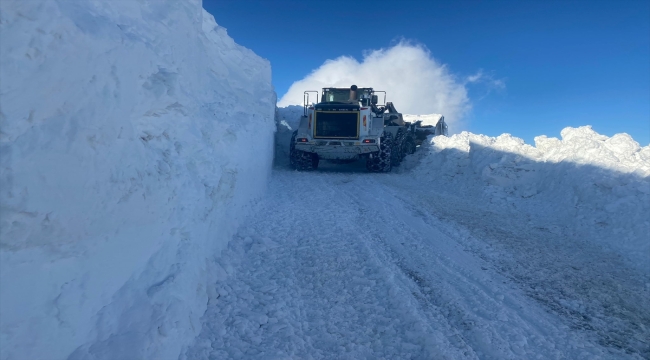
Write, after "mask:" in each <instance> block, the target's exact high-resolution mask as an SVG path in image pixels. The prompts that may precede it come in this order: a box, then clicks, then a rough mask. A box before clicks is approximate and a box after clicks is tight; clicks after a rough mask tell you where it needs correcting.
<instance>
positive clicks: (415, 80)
mask: <svg viewBox="0 0 650 360" xmlns="http://www.w3.org/2000/svg"><path fill="white" fill-rule="evenodd" d="M352 84H356V85H358V86H361V87H373V88H374V89H376V90H385V91H386V92H387V97H386V99H387V101H392V102H393V103H394V104H395V107H396V108H397V110H398V111H400V112H402V113H405V114H432V113H438V114H444V115H445V120H447V122H448V123H449V124H450V128H451V129H454V130H455V131H454V132H457V131H458V127H459V126H458V121H459V120H461V119H462V117H463V115H464V114H465V113H466V112H467V111H468V110H469V109H470V107H471V106H470V102H469V98H468V96H467V89H466V88H465V82H463V81H462V79H458V78H457V77H455V76H454V75H452V74H451V73H450V72H449V70H448V69H447V66H445V65H442V64H440V63H439V62H437V61H436V60H435V59H434V58H433V57H432V56H431V53H430V52H429V51H428V50H427V49H426V48H424V47H422V46H419V45H412V44H409V43H406V42H400V43H399V44H397V45H395V46H393V47H391V48H388V49H380V50H373V51H370V52H367V53H366V54H365V55H364V58H363V60H362V61H361V62H359V61H357V60H356V59H354V58H352V57H350V56H341V57H339V58H337V59H335V60H327V61H325V63H324V64H323V65H321V66H320V67H319V68H318V69H316V70H314V71H313V72H312V73H311V74H309V75H307V77H305V78H304V79H302V80H299V81H296V82H294V83H293V84H292V85H291V87H290V88H289V90H288V91H287V93H286V94H285V95H284V96H283V97H282V99H280V101H279V102H278V106H279V107H285V106H289V105H301V104H302V101H303V92H304V91H305V90H320V89H321V88H323V87H329V86H334V87H348V86H350V85H352ZM380 101H381V99H380ZM454 125H456V126H454Z"/></svg>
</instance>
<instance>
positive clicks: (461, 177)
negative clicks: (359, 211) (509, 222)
mask: <svg viewBox="0 0 650 360" xmlns="http://www.w3.org/2000/svg"><path fill="white" fill-rule="evenodd" d="M561 135H562V139H557V138H548V137H546V136H539V137H537V138H535V146H534V147H533V146H530V145H527V144H524V142H523V140H521V139H519V138H516V137H513V136H511V135H509V134H503V135H501V136H499V137H496V138H493V137H487V136H484V135H475V134H472V133H468V132H462V133H461V134H457V135H453V136H451V137H443V136H439V137H433V138H431V141H430V142H429V143H425V144H424V151H422V152H420V155H419V156H420V159H419V165H417V167H416V168H415V175H416V177H417V178H418V179H419V181H420V182H422V183H423V184H428V185H429V188H430V189H432V190H435V189H448V190H449V191H454V192H464V193H467V194H473V195H474V196H476V197H477V201H478V199H484V200H485V201H490V202H492V203H493V204H494V205H495V206H508V207H512V206H514V207H516V208H518V209H521V210H522V211H526V212H527V213H528V214H531V216H533V217H542V216H544V217H548V218H551V217H552V218H554V219H555V221H556V222H557V225H560V226H565V227H569V228H572V229H573V230H574V233H575V234H576V236H581V237H584V238H589V239H590V240H591V241H593V242H596V243H598V244H599V245H602V246H604V247H606V248H608V249H611V250H614V251H617V252H619V253H620V254H621V255H623V256H625V257H626V258H627V259H628V260H630V261H631V262H632V263H633V264H634V265H636V266H638V267H640V268H644V269H645V270H646V271H650V269H649V268H648V262H647V259H648V256H650V242H649V241H648V234H649V233H650V219H649V218H648V214H650V146H645V147H641V146H639V144H638V143H637V142H636V141H634V140H633V139H632V138H631V137H630V136H629V135H627V134H616V135H614V136H612V137H607V136H604V135H600V134H598V133H596V132H595V131H593V130H592V129H591V127H590V126H584V127H580V128H570V127H568V128H565V129H564V130H563V131H562V133H561ZM548 225H549V226H550V225H552V224H548Z"/></svg>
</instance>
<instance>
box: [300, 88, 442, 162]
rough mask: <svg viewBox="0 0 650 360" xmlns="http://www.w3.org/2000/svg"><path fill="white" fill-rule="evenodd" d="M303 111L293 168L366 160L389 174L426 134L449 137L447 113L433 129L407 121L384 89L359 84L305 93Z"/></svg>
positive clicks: (416, 122)
mask: <svg viewBox="0 0 650 360" xmlns="http://www.w3.org/2000/svg"><path fill="white" fill-rule="evenodd" d="M314 93H315V96H316V99H318V98H319V97H320V101H319V102H317V103H312V102H310V99H309V97H310V95H313V94H314ZM379 94H383V102H382V104H379ZM319 95H320V96H319ZM303 110H304V111H303V115H302V116H301V118H300V125H299V126H298V129H297V130H296V131H295V132H294V133H293V135H292V138H291V143H290V149H289V158H290V159H289V160H290V163H291V166H292V167H293V168H295V169H297V170H300V171H309V170H315V169H317V168H318V164H319V162H320V161H321V160H329V161H334V162H351V161H356V160H365V162H366V168H367V169H368V171H371V172H390V171H391V170H392V169H393V167H396V166H399V165H400V163H401V162H402V160H403V159H404V157H405V156H406V155H409V154H413V153H414V152H415V151H416V148H417V147H418V145H419V143H421V142H422V137H423V136H424V137H425V138H426V136H428V135H430V134H433V135H445V136H446V135H447V124H446V123H445V120H444V116H443V117H441V118H440V120H439V121H438V123H437V124H436V126H435V127H423V126H422V125H421V121H415V122H413V123H410V122H406V121H404V119H403V116H402V114H401V113H399V112H398V111H397V110H396V109H395V106H394V105H393V103H392V102H386V92H385V91H376V90H374V89H373V88H360V87H357V86H356V85H352V86H351V87H349V88H323V89H322V92H321V93H320V94H319V92H318V91H312V90H309V91H305V92H304V95H303Z"/></svg>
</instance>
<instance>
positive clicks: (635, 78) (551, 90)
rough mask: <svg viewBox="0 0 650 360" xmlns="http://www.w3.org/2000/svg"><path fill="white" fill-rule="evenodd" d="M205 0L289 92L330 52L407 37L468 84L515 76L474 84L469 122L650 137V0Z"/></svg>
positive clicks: (517, 130) (528, 136)
mask: <svg viewBox="0 0 650 360" xmlns="http://www.w3.org/2000/svg"><path fill="white" fill-rule="evenodd" d="M203 7H204V8H205V9H206V10H207V11H209V12H210V13H212V14H213V15H214V16H215V19H216V21H217V23H218V24H219V25H221V26H223V27H225V28H227V30H228V33H229V35H230V36H232V37H233V38H234V39H235V41H236V42H237V43H239V44H241V45H243V46H246V47H248V48H250V49H252V50H253V51H255V53H257V54H258V55H260V56H262V57H264V58H266V59H268V60H269V61H270V62H271V65H272V69H273V84H274V86H275V88H276V91H277V93H278V97H282V95H283V94H285V93H286V92H287V90H288V89H289V87H290V86H291V84H293V83H294V82H295V81H299V80H301V79H303V78H305V77H306V76H307V75H308V74H310V73H311V72H312V71H314V70H315V69H318V68H319V67H320V66H321V65H323V63H324V62H325V61H326V60H328V59H336V58H338V57H340V56H351V57H353V58H355V59H357V60H358V61H362V60H363V56H364V54H367V53H368V51H372V50H378V49H383V48H389V47H391V46H394V45H396V44H398V43H399V42H400V41H407V42H409V43H411V44H416V45H420V46H422V47H425V48H426V49H428V50H429V51H430V55H431V56H432V57H433V58H434V59H435V60H437V61H438V62H440V63H442V64H445V65H446V70H447V71H448V72H449V73H450V74H451V75H453V76H455V77H456V78H457V80H458V82H459V83H466V81H465V80H463V79H467V78H468V77H469V76H472V75H475V74H477V73H478V72H479V71H482V73H483V74H484V77H487V78H489V79H492V80H497V81H503V83H504V84H505V87H504V88H498V87H494V86H491V85H490V84H491V82H478V83H466V84H465V85H464V86H465V87H466V89H467V94H468V98H469V102H470V103H471V110H470V111H469V112H468V113H466V115H465V116H464V121H463V123H464V127H465V129H467V130H469V131H472V132H475V133H482V134H486V135H490V136H496V135H499V134H501V133H504V132H508V133H511V134H513V135H515V136H519V137H522V138H523V139H524V140H526V142H528V143H532V141H533V137H534V136H537V135H541V134H545V135H548V136H556V137H557V136H559V133H560V130H562V129H563V128H564V127H566V126H581V125H592V126H593V127H594V129H595V130H596V131H598V132H600V133H602V134H605V135H610V136H611V135H613V134H615V133H617V132H627V133H629V134H631V135H632V136H633V137H634V138H635V140H637V141H638V142H640V143H641V145H647V144H648V143H650V1H645V0H644V1H637V0H621V1H599V0H592V1H586V0H585V1H552V0H546V1H541V0H540V1H498V0H497V1H422V0H420V1H409V0H402V1H395V2H393V1H365V0H360V1H347V2H346V1H318V2H316V1H303V2H299V1H282V0H276V1H256V0H255V1H254V0H249V1H217V0H204V1H203ZM386 71H390V70H386ZM377 76H378V77H381V76H382V74H380V73H378V74H377ZM370 86H372V85H370ZM389 97H390V94H389ZM395 105H396V107H397V108H398V110H399V109H400V107H399V105H400V104H399V103H397V102H396V103H395Z"/></svg>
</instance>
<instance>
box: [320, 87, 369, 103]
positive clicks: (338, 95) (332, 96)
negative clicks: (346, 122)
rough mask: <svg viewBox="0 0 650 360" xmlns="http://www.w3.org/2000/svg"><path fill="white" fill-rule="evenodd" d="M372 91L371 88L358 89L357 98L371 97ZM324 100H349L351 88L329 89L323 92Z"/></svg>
mask: <svg viewBox="0 0 650 360" xmlns="http://www.w3.org/2000/svg"><path fill="white" fill-rule="evenodd" d="M370 96H371V93H370V91H369V90H361V89H359V90H358V91H357V100H361V99H369V98H370ZM323 101H325V102H348V101H350V89H328V90H326V91H324V92H323Z"/></svg>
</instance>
